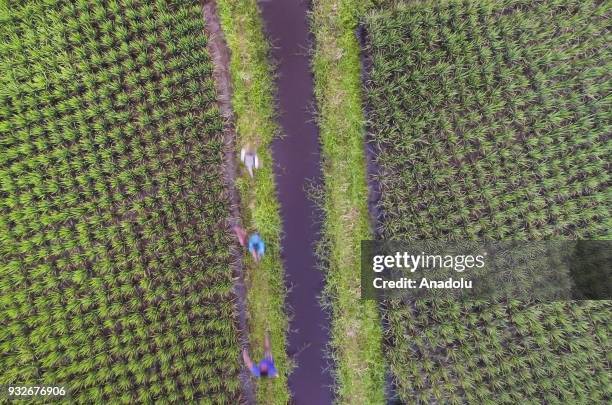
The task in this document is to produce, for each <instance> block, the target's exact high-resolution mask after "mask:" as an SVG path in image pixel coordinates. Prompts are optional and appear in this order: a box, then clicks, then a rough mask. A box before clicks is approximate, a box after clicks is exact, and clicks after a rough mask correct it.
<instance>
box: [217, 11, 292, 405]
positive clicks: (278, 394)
mask: <svg viewBox="0 0 612 405" xmlns="http://www.w3.org/2000/svg"><path fill="white" fill-rule="evenodd" d="M217 5H218V10H219V17H220V20H221V26H222V27H223V31H224V33H225V38H226V41H227V45H228V47H229V49H230V51H231V61H230V72H231V77H232V91H233V95H232V103H233V107H234V114H235V118H236V123H235V125H236V132H237V136H238V141H237V151H236V153H238V152H239V148H240V147H241V146H242V145H246V144H249V143H250V144H252V145H253V146H255V147H257V150H258V153H259V156H260V158H261V159H262V161H263V168H261V169H259V170H257V172H256V173H255V179H250V178H249V177H248V174H247V173H246V172H245V171H243V172H242V174H241V176H240V177H239V178H238V179H237V180H236V185H237V187H238V190H239V192H240V197H241V200H242V210H241V211H242V215H243V223H244V224H245V225H246V227H247V228H248V230H250V231H254V230H257V231H258V232H259V233H260V234H261V235H262V237H263V239H264V240H265V241H266V248H267V250H266V255H265V257H264V259H263V260H262V261H261V262H260V263H259V264H258V265H255V263H254V262H253V261H252V260H251V258H250V257H248V258H246V260H245V265H246V266H247V276H246V284H247V289H248V293H247V303H248V304H247V305H248V311H249V326H250V342H251V356H252V357H253V358H254V359H259V358H261V357H263V341H264V334H265V332H266V331H269V334H270V339H271V342H272V351H273V354H274V357H275V361H276V365H277V368H278V370H279V372H280V377H279V378H278V379H271V380H265V379H264V380H259V381H258V382H257V388H256V391H257V392H256V396H257V402H258V403H278V404H286V403H288V402H289V400H290V393H289V389H288V386H287V375H288V374H289V372H290V370H291V367H292V365H291V363H290V361H289V359H288V357H287V355H286V352H285V347H286V331H287V328H288V320H287V314H286V313H285V311H284V309H283V308H284V306H285V295H286V290H285V286H284V281H283V266H282V262H281V256H280V246H281V239H280V232H281V229H282V224H281V219H280V215H279V203H278V200H277V198H276V186H275V182H274V172H273V170H272V163H271V162H272V158H271V154H270V149H269V146H270V143H271V141H272V139H273V138H274V136H275V135H276V134H277V133H278V127H277V124H276V121H275V101H274V94H275V87H274V84H273V78H274V75H273V70H272V67H271V65H270V63H269V61H268V51H269V45H268V43H267V41H266V38H265V36H264V34H263V27H262V22H261V18H260V15H259V10H258V8H257V2H256V1H255V0H219V1H218V2H217Z"/></svg>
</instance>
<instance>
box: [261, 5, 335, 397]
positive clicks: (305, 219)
mask: <svg viewBox="0 0 612 405" xmlns="http://www.w3.org/2000/svg"><path fill="white" fill-rule="evenodd" d="M259 5H260V8H261V12H262V16H263V19H264V24H265V29H266V32H267V34H268V37H269V38H270V40H271V42H272V45H273V49H272V57H273V59H274V60H275V62H276V63H277V74H278V78H277V87H278V94H277V97H278V108H279V121H280V124H281V127H282V132H283V134H284V137H283V138H280V139H277V140H275V141H274V143H273V145H272V153H273V157H274V162H275V165H276V167H275V173H276V181H277V185H278V187H277V189H278V196H279V200H280V203H281V214H282V218H283V226H284V239H283V246H282V248H283V259H284V264H285V272H286V274H287V281H288V284H289V287H290V290H289V294H288V304H289V305H290V306H291V308H292V310H293V318H292V320H291V332H290V334H289V347H288V353H289V355H292V356H294V358H295V360H296V361H297V368H296V369H295V370H294V371H293V373H292V374H291V376H290V378H289V386H290V389H291V392H292V394H293V398H294V403H295V404H298V405H302V404H304V405H306V404H308V405H310V404H316V405H318V404H331V402H332V393H331V385H332V379H331V376H330V374H329V372H328V371H327V369H328V366H329V365H328V361H327V359H326V358H325V352H324V351H325V349H326V345H327V343H328V341H329V335H328V327H329V322H328V319H327V315H326V314H325V313H324V312H323V310H322V309H321V307H320V305H319V301H318V300H319V297H320V296H321V290H322V288H323V274H322V273H321V272H320V271H319V270H318V269H317V268H316V258H315V256H314V253H313V248H314V243H315V241H316V238H317V234H318V232H319V227H318V225H316V223H317V222H318V221H316V218H315V212H316V209H315V206H314V204H313V203H312V202H311V201H309V199H308V198H307V196H306V193H305V191H304V187H305V185H306V183H307V181H308V180H312V179H317V178H319V176H320V156H319V140H318V132H317V127H316V125H315V122H314V116H313V106H314V101H313V80H312V75H311V72H310V58H309V56H308V48H309V43H310V38H309V27H308V21H307V16H306V12H307V11H308V3H307V2H306V1H305V0H261V1H260V2H259Z"/></svg>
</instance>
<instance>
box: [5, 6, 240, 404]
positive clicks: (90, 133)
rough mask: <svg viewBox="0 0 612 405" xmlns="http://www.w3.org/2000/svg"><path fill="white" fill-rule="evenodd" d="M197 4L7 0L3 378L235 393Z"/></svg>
mask: <svg viewBox="0 0 612 405" xmlns="http://www.w3.org/2000/svg"><path fill="white" fill-rule="evenodd" d="M201 13H202V10H201V6H200V4H199V2H197V1H186V2H184V1H183V2H178V1H161V0H157V1H153V2H143V1H136V0H118V1H115V0H110V1H102V0H94V1H76V2H72V1H62V0H50V1H46V2H38V1H15V2H10V3H7V2H4V1H2V2H0V241H1V243H0V325H1V327H0V352H1V353H2V356H0V385H8V384H20V385H41V384H46V385H58V386H64V387H66V391H67V393H68V395H69V396H70V397H71V398H72V400H73V401H75V402H79V403H93V402H95V403H135V402H156V403H170V402H172V403H179V402H183V403H185V402H192V401H204V402H207V403H208V402H211V403H212V402H214V403H238V401H239V397H240V383H239V380H238V373H239V370H240V367H241V364H240V363H239V353H240V351H239V348H238V338H237V330H236V326H235V322H234V318H235V309H234V305H233V294H232V274H231V270H230V262H231V260H232V259H231V257H230V251H229V246H230V244H232V243H234V242H233V238H232V237H231V235H230V234H229V233H228V230H227V226H226V218H227V217H228V215H229V207H228V205H229V200H228V193H227V191H226V189H225V186H224V184H223V180H222V179H223V175H222V167H221V166H222V159H223V140H222V126H223V122H222V119H221V117H220V114H219V111H218V109H217V106H216V94H215V90H214V83H213V79H212V65H211V61H210V59H209V56H208V54H207V52H206V44H207V39H206V37H205V34H204V22H203V19H202V14H201Z"/></svg>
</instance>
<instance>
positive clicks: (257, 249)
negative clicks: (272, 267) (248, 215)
mask: <svg viewBox="0 0 612 405" xmlns="http://www.w3.org/2000/svg"><path fill="white" fill-rule="evenodd" d="M265 251H266V244H265V243H264V241H263V239H261V237H260V236H259V234H258V233H254V234H252V235H251V236H250V237H249V252H251V254H252V255H253V259H255V261H256V262H258V261H260V260H261V258H262V257H263V255H264V253H265Z"/></svg>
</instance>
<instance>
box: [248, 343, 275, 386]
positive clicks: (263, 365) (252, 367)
mask: <svg viewBox="0 0 612 405" xmlns="http://www.w3.org/2000/svg"><path fill="white" fill-rule="evenodd" d="M242 358H243V359H244V364H246V366H247V368H248V369H249V371H250V372H251V374H253V376H254V377H257V378H262V377H268V378H275V377H278V371H277V370H276V367H275V366H274V359H273V358H272V352H271V351H270V338H269V337H268V334H267V333H266V337H265V338H264V358H263V360H261V361H260V362H259V363H258V364H254V363H253V362H252V361H251V358H250V357H249V352H248V350H247V349H242Z"/></svg>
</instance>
